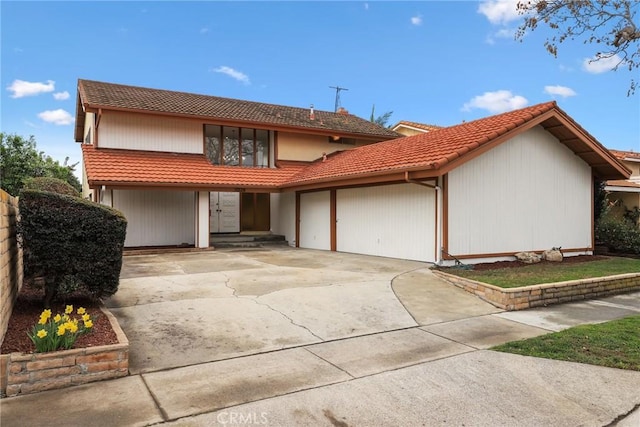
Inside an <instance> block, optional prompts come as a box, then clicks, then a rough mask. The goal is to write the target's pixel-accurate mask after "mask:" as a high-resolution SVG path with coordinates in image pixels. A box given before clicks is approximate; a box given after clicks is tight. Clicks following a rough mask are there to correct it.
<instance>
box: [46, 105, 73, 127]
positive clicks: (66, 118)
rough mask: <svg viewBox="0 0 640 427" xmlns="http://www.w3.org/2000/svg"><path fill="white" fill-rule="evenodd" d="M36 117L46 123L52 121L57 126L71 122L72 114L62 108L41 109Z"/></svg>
mask: <svg viewBox="0 0 640 427" xmlns="http://www.w3.org/2000/svg"><path fill="white" fill-rule="evenodd" d="M38 117H40V119H42V120H44V121H45V122H47V123H53V124H54V125H59V126H60V125H70V124H72V123H73V116H72V115H71V114H69V113H68V112H67V111H65V110H62V109H58V110H47V111H43V112H42V113H40V114H38Z"/></svg>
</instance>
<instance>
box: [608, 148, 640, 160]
mask: <svg viewBox="0 0 640 427" xmlns="http://www.w3.org/2000/svg"><path fill="white" fill-rule="evenodd" d="M609 151H610V152H611V154H613V155H614V156H616V158H617V159H618V160H624V159H634V160H640V153H637V152H635V151H620V150H609Z"/></svg>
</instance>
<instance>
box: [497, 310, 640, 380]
mask: <svg viewBox="0 0 640 427" xmlns="http://www.w3.org/2000/svg"><path fill="white" fill-rule="evenodd" d="M492 350H496V351H502V352H505V353H514V354H521V355H524V356H534V357H544V358H547V359H557V360H566V361H570V362H579V363H588V364H591V365H600V366H608V367H610V368H620V369H630V370H634V371H640V316H631V317H627V318H624V319H619V320H613V321H611V322H606V323H600V324H597V325H582V326H576V327H574V328H570V329H566V330H564V331H562V332H556V333H552V334H548V335H542V336H539V337H536V338H530V339H527V340H522V341H514V342H510V343H507V344H503V345H499V346H497V347H494V348H492Z"/></svg>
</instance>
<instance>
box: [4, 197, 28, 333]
mask: <svg viewBox="0 0 640 427" xmlns="http://www.w3.org/2000/svg"><path fill="white" fill-rule="evenodd" d="M17 218H18V198H17V197H12V196H10V195H9V194H8V193H6V192H5V191H4V190H0V343H2V340H3V339H4V334H5V333H6V332H7V326H8V325H9V318H10V317H11V313H12V311H13V304H14V303H15V300H16V297H17V296H18V292H19V291H20V288H21V287H22V277H23V273H22V249H21V248H19V247H18V241H17V239H16V222H17Z"/></svg>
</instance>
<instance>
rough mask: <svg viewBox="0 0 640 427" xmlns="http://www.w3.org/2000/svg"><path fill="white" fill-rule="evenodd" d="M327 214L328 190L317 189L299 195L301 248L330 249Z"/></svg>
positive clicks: (329, 230)
mask: <svg viewBox="0 0 640 427" xmlns="http://www.w3.org/2000/svg"><path fill="white" fill-rule="evenodd" d="M329 214H330V212H329V192H328V191H317V192H314V193H303V194H301V195H300V247H301V248H307V249H324V250H330V249H331V229H330V224H329V216H330V215H329Z"/></svg>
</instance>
